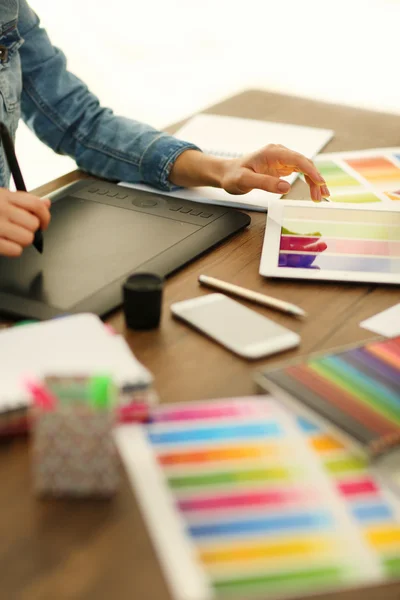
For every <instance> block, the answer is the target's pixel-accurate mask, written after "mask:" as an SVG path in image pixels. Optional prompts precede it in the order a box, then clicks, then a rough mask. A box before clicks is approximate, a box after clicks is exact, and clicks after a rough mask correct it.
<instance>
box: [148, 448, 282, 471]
mask: <svg viewBox="0 0 400 600" xmlns="http://www.w3.org/2000/svg"><path fill="white" fill-rule="evenodd" d="M282 451H283V449H282ZM280 454H281V449H280V448H279V447H278V445H277V444H268V443H265V444H262V445H246V446H233V445H232V446H229V447H228V448H223V447H221V448H207V449H204V450H195V451H190V452H167V453H165V454H162V453H161V454H159V455H158V461H159V463H160V464H161V465H163V466H168V465H182V464H186V465H188V464H202V463H207V462H214V461H215V462H219V461H225V460H245V459H257V458H263V457H264V458H265V457H275V458H276V457H278V456H279V455H280Z"/></svg>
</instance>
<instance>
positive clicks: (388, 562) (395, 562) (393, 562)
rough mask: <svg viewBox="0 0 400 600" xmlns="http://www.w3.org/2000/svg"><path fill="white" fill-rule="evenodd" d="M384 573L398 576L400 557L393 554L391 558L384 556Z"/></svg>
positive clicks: (399, 573)
mask: <svg viewBox="0 0 400 600" xmlns="http://www.w3.org/2000/svg"><path fill="white" fill-rule="evenodd" d="M383 565H384V569H385V572H386V575H388V576H389V577H400V557H399V556H394V557H392V558H386V559H385V560H384V561H383Z"/></svg>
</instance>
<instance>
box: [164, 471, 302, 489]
mask: <svg viewBox="0 0 400 600" xmlns="http://www.w3.org/2000/svg"><path fill="white" fill-rule="evenodd" d="M291 479H293V470H289V469H285V468H284V467H273V468H270V469H252V470H246V471H222V472H216V473H205V474H201V475H185V476H182V477H169V479H168V483H169V485H170V487H171V488H173V489H179V488H185V487H201V486H207V485H220V484H227V483H232V484H233V483H246V482H257V481H288V480H291Z"/></svg>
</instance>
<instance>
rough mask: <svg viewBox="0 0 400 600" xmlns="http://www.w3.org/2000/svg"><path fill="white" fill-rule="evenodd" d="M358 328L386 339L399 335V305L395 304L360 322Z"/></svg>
mask: <svg viewBox="0 0 400 600" xmlns="http://www.w3.org/2000/svg"><path fill="white" fill-rule="evenodd" d="M360 327H363V329H368V330H369V331H373V332H374V333H377V334H379V335H384V336H386V337H388V338H392V337H396V336H397V335H400V304H395V305H394V306H391V307H390V308H387V309H386V310H384V311H382V312H380V313H378V314H376V315H374V316H373V317H370V318H369V319H366V320H365V321H362V322H361V323H360Z"/></svg>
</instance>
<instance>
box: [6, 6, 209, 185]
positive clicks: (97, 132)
mask: <svg viewBox="0 0 400 600" xmlns="http://www.w3.org/2000/svg"><path fill="white" fill-rule="evenodd" d="M21 116H22V118H23V120H24V121H25V123H26V124H27V125H28V127H30V129H32V130H33V131H34V133H35V134H36V135H37V137H38V138H40V139H41V140H42V141H43V142H44V143H45V144H47V145H48V146H50V147H51V148H52V149H53V150H55V152H58V153H60V154H67V155H68V156H71V157H72V158H74V159H75V161H76V163H77V165H78V167H80V168H81V169H83V170H85V171H87V172H89V173H91V174H93V175H97V176H99V177H103V178H105V179H109V180H114V181H130V182H132V183H134V182H138V181H142V182H145V183H148V184H150V185H154V186H156V187H158V188H159V189H164V190H169V189H171V188H172V187H173V186H172V185H171V184H170V182H169V181H168V176H169V172H170V169H171V167H172V164H173V162H174V161H175V160H176V158H177V157H178V156H179V155H180V154H181V153H182V152H183V151H184V150H186V149H188V148H195V149H198V148H196V146H194V145H193V144H189V143H186V142H183V141H181V140H178V139H177V138H174V137H172V136H169V135H167V134H165V133H161V132H160V131H156V130H155V129H153V128H152V127H150V126H148V125H145V124H143V123H140V122H138V121H134V120H131V119H126V118H123V117H118V116H116V115H114V114H113V112H112V111H111V110H110V109H108V108H103V107H101V106H100V104H99V100H98V99H97V98H96V96H94V95H93V94H92V93H91V92H90V91H89V90H88V88H87V87H86V85H85V84H84V83H83V82H82V81H81V80H80V79H78V78H77V77H75V76H74V75H72V73H70V72H69V71H68V70H67V68H66V59H65V56H64V54H63V53H62V52H61V51H60V50H59V49H58V48H55V47H54V46H53V45H52V44H51V42H50V40H49V37H48V35H47V33H46V31H45V30H44V29H43V28H41V27H40V22H39V19H38V17H37V15H36V14H35V13H34V12H33V10H32V9H31V8H30V7H29V5H28V4H27V2H26V0H0V120H1V121H3V122H4V123H5V124H6V125H7V126H8V128H9V129H10V131H11V133H12V135H13V137H15V132H16V129H17V126H18V120H19V118H20V117H21ZM8 182H9V172H8V168H7V166H6V164H5V158H4V155H3V151H2V149H1V152H0V187H5V186H7V185H8Z"/></svg>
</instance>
